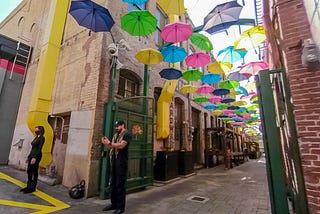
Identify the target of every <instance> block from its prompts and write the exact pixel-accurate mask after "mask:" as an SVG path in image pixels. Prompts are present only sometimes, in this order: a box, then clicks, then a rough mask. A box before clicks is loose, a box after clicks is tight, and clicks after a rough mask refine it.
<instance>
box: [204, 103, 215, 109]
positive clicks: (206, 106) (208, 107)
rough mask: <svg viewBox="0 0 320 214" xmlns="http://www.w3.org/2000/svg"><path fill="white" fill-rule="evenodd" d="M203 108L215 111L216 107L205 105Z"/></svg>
mask: <svg viewBox="0 0 320 214" xmlns="http://www.w3.org/2000/svg"><path fill="white" fill-rule="evenodd" d="M204 108H205V109H217V105H215V104H212V103H210V104H207V105H205V106H204Z"/></svg>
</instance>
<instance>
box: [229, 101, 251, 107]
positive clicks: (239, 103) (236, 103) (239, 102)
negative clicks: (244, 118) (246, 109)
mask: <svg viewBox="0 0 320 214" xmlns="http://www.w3.org/2000/svg"><path fill="white" fill-rule="evenodd" d="M247 104H248V102H246V101H241V100H240V101H235V102H233V103H231V105H234V106H245V105H247Z"/></svg>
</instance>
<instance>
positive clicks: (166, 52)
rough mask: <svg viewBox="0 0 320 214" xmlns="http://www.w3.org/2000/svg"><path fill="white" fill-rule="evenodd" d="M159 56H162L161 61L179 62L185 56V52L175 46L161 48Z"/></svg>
mask: <svg viewBox="0 0 320 214" xmlns="http://www.w3.org/2000/svg"><path fill="white" fill-rule="evenodd" d="M161 54H162V56H163V61H165V62H170V63H175V62H181V61H183V60H184V58H186V56H187V52H186V51H185V50H184V48H182V47H177V46H175V45H170V46H167V47H164V48H162V49H161Z"/></svg>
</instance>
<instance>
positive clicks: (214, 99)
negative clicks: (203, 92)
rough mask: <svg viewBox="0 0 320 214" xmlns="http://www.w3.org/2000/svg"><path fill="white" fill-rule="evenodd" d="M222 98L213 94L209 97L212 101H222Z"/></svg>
mask: <svg viewBox="0 0 320 214" xmlns="http://www.w3.org/2000/svg"><path fill="white" fill-rule="evenodd" d="M221 100H222V98H221V97H219V96H212V97H210V98H209V102H210V103H220V102H221Z"/></svg>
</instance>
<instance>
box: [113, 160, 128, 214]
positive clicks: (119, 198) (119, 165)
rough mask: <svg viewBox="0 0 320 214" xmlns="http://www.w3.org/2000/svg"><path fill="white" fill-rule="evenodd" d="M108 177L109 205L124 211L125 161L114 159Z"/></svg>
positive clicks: (126, 164) (126, 165)
mask: <svg viewBox="0 0 320 214" xmlns="http://www.w3.org/2000/svg"><path fill="white" fill-rule="evenodd" d="M111 164H112V170H111V176H110V194H111V195H110V196H111V204H112V206H114V207H115V208H116V209H119V210H124V209H125V206H126V187H125V185H126V181H127V171H128V163H127V161H123V160H119V159H116V158H114V159H113V160H112V163H111Z"/></svg>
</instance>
